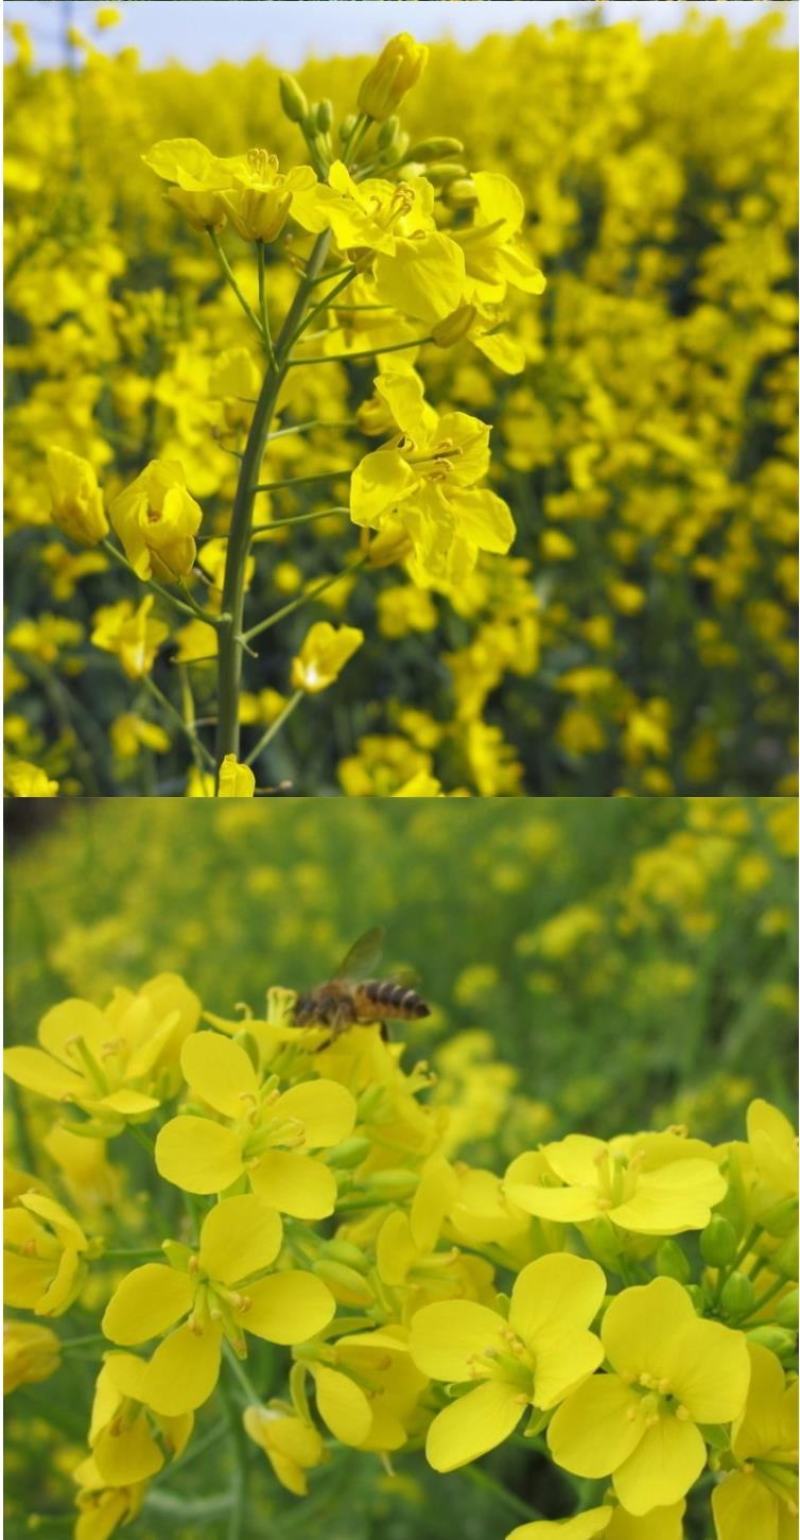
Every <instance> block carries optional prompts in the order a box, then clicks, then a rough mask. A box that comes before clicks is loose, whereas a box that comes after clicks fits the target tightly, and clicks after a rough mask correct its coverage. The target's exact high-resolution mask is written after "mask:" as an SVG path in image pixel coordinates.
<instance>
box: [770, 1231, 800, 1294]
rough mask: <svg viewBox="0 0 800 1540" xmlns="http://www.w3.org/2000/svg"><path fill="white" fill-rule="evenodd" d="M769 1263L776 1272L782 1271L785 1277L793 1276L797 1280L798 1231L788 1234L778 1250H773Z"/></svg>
mask: <svg viewBox="0 0 800 1540" xmlns="http://www.w3.org/2000/svg"><path fill="white" fill-rule="evenodd" d="M769 1265H770V1267H771V1268H772V1271H773V1272H774V1273H780V1274H781V1275H782V1277H784V1278H792V1279H794V1281H795V1283H796V1282H797V1232H796V1231H795V1233H794V1234H792V1235H787V1237H786V1240H785V1241H782V1242H781V1244H780V1246H779V1247H778V1248H777V1250H776V1251H773V1253H772V1255H771V1256H770V1259H769Z"/></svg>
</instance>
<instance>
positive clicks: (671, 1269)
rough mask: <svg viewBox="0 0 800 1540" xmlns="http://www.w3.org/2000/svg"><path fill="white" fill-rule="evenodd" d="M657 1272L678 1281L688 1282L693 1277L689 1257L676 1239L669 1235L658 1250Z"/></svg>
mask: <svg viewBox="0 0 800 1540" xmlns="http://www.w3.org/2000/svg"><path fill="white" fill-rule="evenodd" d="M655 1260H656V1272H657V1273H658V1275H659V1277H660V1278H674V1279H675V1281H676V1283H688V1282H689V1279H690V1277H691V1272H692V1270H691V1268H690V1266H689V1258H688V1257H687V1255H686V1253H685V1251H684V1250H683V1248H682V1247H681V1246H679V1244H678V1242H677V1241H676V1240H673V1239H672V1237H671V1236H668V1237H667V1239H666V1240H663V1241H662V1242H661V1245H660V1246H659V1248H658V1251H657V1252H656V1259H655Z"/></svg>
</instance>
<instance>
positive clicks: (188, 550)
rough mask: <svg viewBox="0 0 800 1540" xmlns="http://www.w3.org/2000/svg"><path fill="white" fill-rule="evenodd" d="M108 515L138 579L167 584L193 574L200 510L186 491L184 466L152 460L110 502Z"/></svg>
mask: <svg viewBox="0 0 800 1540" xmlns="http://www.w3.org/2000/svg"><path fill="white" fill-rule="evenodd" d="M110 513H111V523H112V524H113V526H114V530H115V531H116V533H117V535H119V538H120V540H121V541H122V545H123V547H124V550H125V555H126V557H127V558H128V561H129V562H130V564H131V566H132V567H133V570H134V572H135V573H136V576H137V577H139V578H142V579H143V580H145V579H147V578H149V577H158V578H161V579H162V581H163V580H166V581H167V582H169V581H174V580H175V578H180V577H185V576H186V574H187V573H188V572H191V570H192V567H193V566H194V559H195V555H196V551H197V548H196V546H195V543H194V539H193V536H194V535H196V534H197V531H198V529H199V528H200V524H201V521H202V518H203V510H202V508H201V507H200V505H199V503H196V502H195V500H194V498H193V497H191V496H190V494H189V493H188V491H187V490H186V477H185V475H184V471H183V466H182V465H180V464H179V463H178V462H177V461H175V460H151V462H150V464H149V465H148V466H147V467H146V468H145V470H143V471H142V473H141V475H140V476H137V478H136V480H135V481H133V482H131V485H130V486H129V487H126V489H125V491H124V492H120V493H119V495H118V496H117V497H115V498H114V501H113V502H112V504H111V508H110Z"/></svg>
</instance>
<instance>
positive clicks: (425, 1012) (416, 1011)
mask: <svg viewBox="0 0 800 1540" xmlns="http://www.w3.org/2000/svg"><path fill="white" fill-rule="evenodd" d="M360 993H361V994H362V995H363V996H364V998H365V999H366V1000H368V1001H369V1002H370V1003H371V1004H372V1005H375V1006H379V1007H380V1009H381V1011H382V1013H383V1014H384V1015H385V1016H388V1017H393V1016H399V1017H405V1018H406V1019H409V1018H410V1019H414V1020H420V1019H421V1018H422V1017H423V1016H430V1008H429V1007H428V1006H427V1005H426V1004H425V1001H424V1000H423V999H422V997H421V995H418V994H417V991H416V990H415V989H407V988H406V987H405V985H403V984H396V983H395V982H394V980H392V979H369V980H368V981H367V982H366V983H365V984H362V985H361V990H360Z"/></svg>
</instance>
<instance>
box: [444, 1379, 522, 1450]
mask: <svg viewBox="0 0 800 1540" xmlns="http://www.w3.org/2000/svg"><path fill="white" fill-rule="evenodd" d="M525 1405H526V1402H525V1397H524V1396H521V1395H520V1392H519V1391H518V1390H517V1389H516V1388H515V1386H513V1385H509V1384H506V1383H505V1382H502V1381H500V1380H488V1381H487V1382H486V1384H484V1385H477V1386H476V1387H475V1389H474V1390H469V1391H467V1394H466V1395H465V1396H460V1397H459V1399H458V1400H457V1401H453V1402H452V1404H451V1405H450V1406H446V1407H445V1409H444V1411H443V1412H440V1413H439V1415H438V1417H434V1419H433V1422H432V1423H431V1425H430V1427H429V1429H428V1437H427V1440H426V1443H425V1453H426V1455H427V1457H428V1463H429V1464H430V1465H432V1466H433V1469H434V1470H438V1471H442V1472H445V1471H451V1470H457V1469H458V1468H459V1466H460V1465H468V1464H469V1462H470V1460H478V1459H480V1457H481V1455H482V1454H487V1453H488V1451H489V1450H490V1449H496V1448H497V1445H498V1444H502V1442H503V1440H504V1439H506V1438H509V1437H510V1435H511V1434H512V1433H513V1432H514V1429H515V1427H516V1426H517V1423H518V1422H519V1419H520V1417H521V1416H522V1413H523V1411H524V1410H525Z"/></svg>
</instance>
